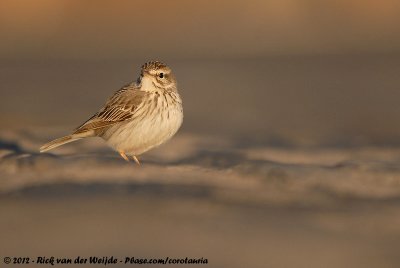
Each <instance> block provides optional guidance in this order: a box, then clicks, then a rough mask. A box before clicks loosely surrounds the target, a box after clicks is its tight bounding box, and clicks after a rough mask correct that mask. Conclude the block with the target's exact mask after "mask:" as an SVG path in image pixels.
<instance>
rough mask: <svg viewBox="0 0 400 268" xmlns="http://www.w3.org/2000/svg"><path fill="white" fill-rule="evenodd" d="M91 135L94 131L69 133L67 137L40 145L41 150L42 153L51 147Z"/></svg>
mask: <svg viewBox="0 0 400 268" xmlns="http://www.w3.org/2000/svg"><path fill="white" fill-rule="evenodd" d="M91 136H92V133H90V132H84V133H79V134H71V135H68V136H65V137H61V138H58V139H55V140H52V141H50V142H48V143H46V144H44V145H43V146H42V147H40V149H39V150H40V152H41V153H43V152H46V151H49V150H51V149H54V148H56V147H58V146H61V145H64V144H67V143H70V142H73V141H76V140H80V139H83V138H87V137H91Z"/></svg>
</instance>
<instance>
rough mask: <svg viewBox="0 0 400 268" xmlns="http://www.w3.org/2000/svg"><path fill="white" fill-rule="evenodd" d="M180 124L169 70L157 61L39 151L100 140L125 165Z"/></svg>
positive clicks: (177, 99) (180, 110) (177, 98)
mask: <svg viewBox="0 0 400 268" xmlns="http://www.w3.org/2000/svg"><path fill="white" fill-rule="evenodd" d="M182 122H183V106H182V99H181V97H180V95H179V93H178V88H177V83H176V79H175V76H174V74H173V73H172V70H171V68H170V67H168V66H167V65H166V64H164V63H162V62H160V61H149V62H146V63H145V64H143V65H142V67H141V70H140V75H139V77H138V78H137V80H136V81H133V82H131V83H129V84H127V85H125V86H123V87H122V88H121V89H119V90H117V91H116V92H115V93H114V94H113V95H112V96H111V97H110V98H109V99H108V100H107V101H106V103H105V104H104V106H103V108H101V109H100V110H99V111H98V112H97V113H95V114H94V115H93V116H92V117H90V118H89V119H88V120H87V121H85V122H84V123H83V124H82V125H80V126H79V127H77V128H76V129H75V130H73V131H72V133H71V134H69V135H67V136H64V137H61V138H58V139H55V140H53V141H50V142H48V143H46V144H44V145H43V146H42V147H40V149H39V150H40V152H41V153H43V152H46V151H49V150H51V149H54V148H56V147H58V146H61V145H64V144H67V143H70V142H73V141H77V140H80V139H84V138H89V137H101V138H102V139H104V140H105V142H106V143H107V144H108V145H109V146H110V147H111V148H113V149H114V150H115V151H117V152H118V153H119V154H120V155H121V157H122V158H123V159H125V160H126V161H128V162H129V157H130V158H132V159H133V160H134V161H135V162H136V163H137V164H138V165H140V161H139V159H138V156H139V155H141V154H143V153H145V152H147V151H149V150H150V149H153V148H154V147H157V146H159V145H161V144H162V143H164V142H166V141H167V140H169V139H170V138H171V137H172V136H174V135H175V134H176V132H177V131H178V130H179V128H180V127H181V125H182Z"/></svg>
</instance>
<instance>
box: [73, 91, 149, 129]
mask: <svg viewBox="0 0 400 268" xmlns="http://www.w3.org/2000/svg"><path fill="white" fill-rule="evenodd" d="M146 94H147V93H146V92H144V91H141V90H138V89H137V88H136V86H135V85H134V84H129V85H127V86H125V87H123V88H121V89H120V90H118V91H117V92H115V94H114V95H113V96H112V97H111V98H109V99H108V100H107V102H106V104H105V106H104V108H103V109H101V110H100V111H99V112H97V113H96V114H95V115H94V116H92V117H91V118H90V119H89V120H87V121H86V122H85V123H83V124H82V125H81V126H79V127H78V128H77V129H75V132H74V134H77V133H82V132H86V131H89V130H101V129H104V128H107V127H110V126H112V125H114V124H116V123H119V122H122V121H125V120H129V119H132V118H134V116H135V112H136V110H137V108H138V106H139V105H140V104H141V103H142V101H143V99H144V97H145V95H146Z"/></svg>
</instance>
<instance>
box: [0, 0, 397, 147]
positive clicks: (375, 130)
mask: <svg viewBox="0 0 400 268" xmlns="http://www.w3.org/2000/svg"><path fill="white" fill-rule="evenodd" d="M399 15H400V3H399V2H398V1H396V0H382V1H379V2H377V1H358V0H352V1H344V0H343V1H341V0H339V1H336V0H335V1H318V0H302V1H293V0H283V1H261V0H260V1H257V0H253V1H218V2H214V1H198V2H194V1H184V0H180V1H178V0H173V1H168V2H162V1H118V3H115V2H114V1H99V2H97V3H93V2H91V1H76V0H72V1H70V0H69V1H67V0H60V1H56V2H54V1H51V0H37V1H29V0H15V1H11V0H10V1H8V0H4V1H1V3H0V34H1V39H2V42H1V43H0V59H1V63H0V68H1V72H0V88H1V94H2V98H1V105H0V109H1V110H0V111H1V113H0V114H1V115H0V122H1V123H2V124H3V125H4V126H7V127H9V126H18V125H21V123H23V124H35V125H45V124H49V123H51V124H66V125H68V126H75V125H79V124H80V123H81V122H82V121H83V120H85V118H86V117H88V116H90V115H91V114H92V113H94V112H95V111H97V109H99V108H100V106H101V105H102V104H103V103H104V100H105V98H107V97H108V96H110V95H111V94H112V92H113V91H115V90H117V89H118V88H119V87H121V86H122V85H123V84H125V83H128V82H129V81H132V80H135V79H136V77H137V75H138V72H139V68H140V66H141V64H143V63H144V62H145V61H148V60H151V59H159V60H162V61H165V62H167V63H168V64H169V65H171V66H172V68H173V69H174V70H175V73H176V75H177V77H178V82H179V83H180V89H181V91H182V95H183V97H184V98H185V112H186V120H185V124H184V130H185V131H193V132H196V133H213V134H223V135H225V134H230V135H237V136H239V137H242V138H243V139H245V140H252V141H255V142H263V143H265V142H278V143H300V144H305V145H312V144H314V143H318V144H320V143H327V144H329V145H331V144H334V145H336V144H398V140H399V136H400V126H399V124H398V123H397V118H398V116H399V115H400V106H399V105H397V100H398V99H399V97H400V93H399V92H400V91H399V90H398V88H399V85H400V79H399V75H398V73H399V68H400V58H399V49H400V29H399V27H397V26H398V25H399V23H400V16H399ZM33 96H34V98H35V100H37V101H40V105H37V101H36V102H35V103H34V102H32V97H33ZM61 104H69V105H73V107H75V108H74V109H70V108H67V107H66V106H63V105H61ZM68 107H71V106H68ZM204 107H207V109H206V110H204ZM77 108H79V109H77ZM49 111H51V113H50V114H49ZM205 113H206V114H207V116H205ZM28 114H29V116H28Z"/></svg>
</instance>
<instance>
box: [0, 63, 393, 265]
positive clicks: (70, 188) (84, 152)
mask: <svg viewBox="0 0 400 268" xmlns="http://www.w3.org/2000/svg"><path fill="white" fill-rule="evenodd" d="M313 63H315V64H309V65H304V64H303V63H291V62H290V61H289V63H288V61H287V60H286V61H283V63H282V62H280V63H279V64H278V63H275V64H276V66H275V67H276V68H275V69H273V68H267V69H265V70H270V71H271V70H272V71H271V72H272V73H273V70H275V74H276V75H278V77H281V78H282V77H284V73H285V72H286V71H290V72H289V74H295V73H297V72H296V70H297V69H298V70H300V71H302V74H301V75H298V76H295V75H292V80H294V82H293V81H292V80H291V82H285V81H283V80H280V79H278V78H271V77H270V78H269V81H270V82H271V80H274V79H276V80H275V82H276V83H275V84H274V83H272V86H271V88H270V89H268V90H266V91H265V92H264V87H262V85H263V82H264V81H263V80H262V79H261V80H255V77H258V76H256V75H254V72H253V71H252V70H254V68H252V67H254V63H250V64H249V65H245V66H244V67H243V66H242V69H241V70H242V71H245V70H247V73H248V74H249V76H251V75H254V76H253V78H254V79H253V80H250V82H249V83H250V84H254V85H259V87H253V89H254V90H253V91H247V92H243V91H241V90H240V88H232V90H233V91H232V94H231V95H227V92H229V88H225V87H222V89H221V91H215V92H216V96H217V98H218V99H219V100H223V99H224V98H228V99H229V100H232V101H233V102H232V103H233V104H232V105H231V104H228V103H225V104H226V105H222V106H220V107H219V108H220V113H219V114H217V115H214V116H212V113H213V112H215V111H216V110H217V108H218V107H217V104H216V103H214V102H212V100H210V105H209V106H207V108H209V109H207V110H206V111H204V110H202V107H201V105H200V106H199V105H198V104H197V103H196V99H197V98H198V97H199V96H200V97H202V98H205V99H207V97H204V96H203V95H202V94H201V93H199V90H201V88H202V87H201V86H199V85H198V83H201V81H200V79H198V78H197V77H196V76H193V75H192V76H188V75H186V76H185V71H184V70H183V69H182V68H181V67H180V68H181V69H180V70H181V76H182V77H183V79H182V80H183V81H182V84H183V85H186V86H187V85H189V84H190V83H193V84H196V85H197V86H196V93H190V92H189V91H188V89H187V87H186V89H185V90H184V91H183V95H184V99H185V101H186V102H185V103H187V105H186V106H185V109H186V110H185V111H186V115H187V116H186V117H185V120H186V121H185V125H184V127H183V129H182V131H180V132H179V133H178V135H177V136H176V137H174V138H173V139H172V140H171V141H170V142H169V143H167V144H165V145H163V146H161V147H160V148H158V149H156V150H153V151H151V152H149V153H147V154H145V155H143V156H142V157H141V160H142V162H143V165H142V166H137V165H135V164H133V162H132V163H126V162H125V161H123V160H122V159H121V158H120V157H119V156H118V155H117V154H116V153H115V152H113V151H112V150H110V149H109V148H107V147H106V146H105V144H104V143H103V142H102V141H101V140H100V139H89V140H85V141H79V142H76V143H73V144H69V145H66V146H64V147H60V148H59V149H57V150H54V151H51V152H50V153H46V154H39V153H38V148H39V147H40V145H41V144H42V143H44V142H46V141H48V140H50V139H52V138H55V137H57V136H61V135H64V134H66V133H67V132H68V131H69V130H70V129H72V128H73V127H75V126H76V125H79V123H81V121H84V119H85V115H86V114H87V116H89V115H90V113H91V112H92V113H93V112H94V111H96V109H97V108H98V107H99V106H100V105H101V103H102V102H103V100H100V99H101V98H105V97H106V96H107V95H110V93H111V91H106V90H103V87H106V86H107V87H108V86H110V85H107V84H105V85H102V81H103V82H104V81H106V80H107V78H106V77H101V76H99V77H96V78H98V79H100V80H99V81H100V82H101V83H100V82H99V81H97V82H96V83H98V84H97V85H98V86H99V87H97V88H96V90H97V89H98V90H99V92H100V89H99V88H101V92H100V93H99V94H98V95H101V96H97V95H96V96H93V95H91V94H92V93H93V92H94V90H93V89H92V90H90V91H89V92H84V91H82V92H81V93H80V95H79V94H78V93H77V92H78V91H79V89H82V88H84V87H85V86H88V84H85V83H87V81H90V80H91V79H93V77H91V76H90V75H88V76H85V78H82V77H83V76H82V77H75V79H76V80H74V79H72V80H71V81H70V85H71V84H72V85H80V87H81V88H79V87H78V89H74V90H72V92H67V91H65V89H67V88H68V85H65V84H63V83H62V79H66V78H65V77H63V75H62V73H63V72H65V75H67V76H71V75H73V74H74V72H75V71H74V70H75V69H74V68H70V67H68V66H67V67H66V66H61V67H62V68H61V67H60V70H55V68H53V67H54V66H52V65H45V66H47V67H43V66H42V65H41V66H42V68H32V72H28V71H27V70H26V69H24V68H27V66H32V65H29V64H24V65H23V66H24V68H22V69H21V70H20V72H17V67H15V66H14V67H12V66H11V67H9V68H4V67H3V70H5V72H6V74H7V75H5V74H4V72H3V73H2V75H3V77H2V79H0V81H1V82H2V90H3V89H4V88H7V90H5V91H3V92H2V94H3V96H2V97H4V98H2V106H1V109H2V115H1V116H0V119H1V122H2V124H3V126H5V127H4V128H2V129H1V130H0V200H1V201H0V214H1V215H2V216H1V217H0V230H2V231H1V242H0V252H1V254H2V255H1V256H2V257H3V256H28V257H31V258H34V257H36V256H60V257H76V256H78V255H80V256H110V255H114V256H115V257H117V258H124V257H125V256H132V257H142V258H144V257H147V258H163V257H166V256H169V257H175V258H185V257H192V258H201V257H203V258H207V259H208V265H206V266H204V267H397V266H398V264H399V263H400V255H399V251H398V249H399V248H400V210H399V203H400V148H399V147H398V146H396V145H395V144H393V141H394V138H393V137H395V136H396V133H397V131H398V130H397V127H396V126H395V127H393V128H389V127H388V126H389V125H390V124H391V120H392V119H393V118H394V115H393V114H395V112H394V111H393V110H391V112H390V111H388V110H390V109H391V108H390V105H388V103H387V102H385V101H383V100H386V98H389V97H388V96H386V95H385V96H381V97H379V98H378V97H377V98H375V99H374V100H376V99H378V100H376V103H372V99H373V98H371V99H368V98H366V97H365V96H364V99H361V100H358V101H359V102H358V104H359V106H357V107H355V108H354V107H353V108H354V112H353V113H351V112H350V111H351V109H350V108H351V105H350V102H349V103H347V101H348V100H347V99H346V98H343V99H340V98H339V97H338V96H340V94H339V93H343V92H339V93H337V92H336V93H329V94H328V96H329V98H328V97H326V96H327V95H326V94H327V93H326V92H325V93H323V94H322V93H321V94H320V95H318V94H317V95H313V94H314V91H312V90H310V88H309V87H308V86H309V85H310V83H311V85H312V87H314V88H317V86H318V85H319V83H320V82H321V81H328V82H326V84H330V83H329V81H331V82H332V81H335V78H336V77H340V75H339V74H338V71H337V70H336V69H335V68H334V67H325V69H323V70H322V71H321V70H319V72H320V73H319V74H321V75H322V76H320V77H319V78H318V79H317V80H318V81H319V82H318V81H317V80H313V79H311V77H312V72H314V71H316V70H317V69H320V68H319V67H320V66H319V67H318V66H316V65H318V64H319V65H322V66H325V65H323V64H322V63H320V62H319V61H316V62H314V61H313ZM367 63H368V62H367ZM375 63H376V61H375V60H372V61H370V62H369V63H368V64H369V65H368V64H367V65H362V64H360V65H356V64H353V66H350V67H349V68H350V69H349V70H353V75H354V76H352V77H356V78H357V77H359V76H361V74H372V73H374V72H373V70H371V68H373V67H372V66H376V65H374V64H375ZM269 64H270V65H271V66H274V64H272V63H269ZM296 64H297V65H296ZM391 64H392V65H390V66H389V67H390V68H393V66H396V67H397V66H398V65H396V64H395V63H393V62H392V63H391ZM39 65H40V64H39ZM39 65H36V67H37V66H39ZM211 65H212V64H211ZM256 65H257V66H260V65H259V64H258V63H257V64H256ZM303 65H304V66H309V67H310V68H311V70H310V71H307V70H309V69H307V68H305V67H304V66H303ZM339 65H340V66H342V65H341V64H339ZM344 65H346V66H347V64H343V66H344ZM91 66H92V65H91ZM93 66H94V65H93ZM100 66H103V67H102V68H103V69H102V68H100V71H99V70H97V71H98V72H100V73H102V72H103V71H104V72H106V71H105V70H107V68H105V67H104V65H101V64H100ZM179 66H181V65H179V64H178V67H179ZM209 66H210V63H207V64H206V63H199V64H198V65H194V66H192V69H195V70H196V73H199V74H204V72H206V71H205V70H206V69H207V68H208V67H209ZM226 66H229V67H226ZM279 66H280V67H279ZM282 66H286V67H285V68H283V67H282ZM299 66H300V67H299ZM301 66H303V67H301ZM329 66H335V65H334V64H333V65H329ZM359 66H363V67H362V68H361V70H360V69H359V68H358V67H359ZM385 66H386V65H385ZM114 67H115V68H117V67H116V66H114ZM264 67H265V66H264ZM389 67H388V68H389ZM69 68H70V69H69ZM80 68H83V67H80ZM110 68H111V67H110ZM196 68H197V69H196ZM227 68H228V70H227ZM178 69H179V68H178ZM222 69H223V70H225V73H224V76H223V78H221V79H220V80H218V79H217V78H216V77H213V76H212V75H213V74H214V71H216V70H217V71H218V70H222ZM332 69H334V71H335V72H333V75H332V74H331V71H332ZM339 69H340V68H339ZM233 70H235V68H234V66H231V65H230V63H229V62H228V63H224V64H222V63H220V64H219V65H217V66H216V67H215V69H213V71H212V72H211V71H210V73H209V74H210V76H212V78H213V79H214V81H216V83H217V84H218V85H219V84H221V85H223V84H224V83H225V82H226V81H228V85H230V83H236V82H238V80H234V81H233V82H232V81H231V82H229V75H228V74H229V73H231V72H232V71H233ZM76 72H78V71H76ZM343 72H344V71H343ZM18 73H19V74H21V73H22V74H25V75H23V76H22V77H23V78H24V79H20V80H15V79H13V77H14V78H15V77H17V76H18ZM27 73H30V75H26V74H27ZM86 73H87V74H88V73H89V74H93V73H94V71H90V72H89V71H86ZM111 73H112V72H111ZM257 73H262V70H260V69H257ZM49 74H51V75H49ZM55 74H56V75H55ZM307 74H308V75H309V76H307ZM328 74H330V75H328ZM356 74H358V75H356ZM385 75H386V76H387V77H386V76H385ZM46 76H48V77H49V79H50V80H51V81H50V82H51V83H50V82H47V83H46V82H44V81H45V79H44V78H45V77H46ZM304 76H305V77H308V78H309V80H307V79H305V80H304V84H301V83H300V84H299V83H297V84H298V90H299V92H300V93H296V94H294V93H293V91H291V90H287V91H286V93H285V94H286V95H285V94H283V93H282V94H283V95H279V94H280V93H279V92H280V91H279V88H280V87H281V86H282V88H286V87H283V85H285V84H287V86H290V87H292V86H295V84H296V81H295V80H296V79H297V80H299V79H300V80H301V78H300V77H304ZM349 76H350V74H349ZM382 77H386V78H388V77H389V78H390V77H392V78H393V79H392V80H390V81H391V83H389V82H388V83H389V85H388V86H387V87H386V88H385V89H386V90H387V92H389V93H388V94H389V95H390V92H392V88H395V87H396V85H399V83H398V81H397V80H396V79H397V78H396V79H395V78H394V75H393V76H392V75H391V74H386V73H385V74H383V72H381V73H379V74H378V75H377V76H369V78H368V79H369V83H367V82H364V83H363V85H367V84H369V85H371V84H373V83H374V81H375V82H376V83H378V82H379V81H381V79H382ZM356 78H354V81H355V80H356ZM36 79H37V81H36V83H34V81H35V80H36ZM110 79H111V80H115V81H116V80H121V77H119V76H116V75H114V76H111V78H110ZM196 79H197V80H196ZM235 79H237V78H235ZM267 79H268V78H267ZM288 79H289V78H288ZM289 80H290V79H289ZM306 80H307V81H309V82H310V81H311V82H310V83H307V81H306ZM350 80H351V79H350ZM11 81H14V83H15V84H13V83H11ZM57 81H58V82H57ZM278 81H279V83H281V84H279V83H278ZM351 81H352V80H351ZM351 81H350V82H349V83H350V84H351V85H356V84H357V83H355V82H354V81H353V82H351ZM28 82H29V83H30V85H31V88H27V86H28V84H29V83H28ZM56 82H57V83H56ZM111 82H112V81H111ZM111 82H109V83H110V84H112V83H111ZM297 82H298V81H297ZM40 83H43V87H39V86H38V84H40ZM54 83H55V84H56V85H61V86H60V88H58V87H51V86H50V84H52V85H53V84H54ZM104 83H106V82H104ZM277 83H278V84H277ZM321 83H322V82H321ZM332 83H333V82H332ZM322 85H325V84H324V83H322ZM330 85H331V86H332V84H330ZM110 87H111V86H110ZM321 87H322V86H321ZM18 88H21V91H22V93H23V94H22V93H21V92H20V95H18V93H16V92H18V90H17V89H18ZM88 88H90V87H89V86H88ZM323 88H325V87H323ZM360 88H361V87H354V90H353V91H351V92H349V95H350V96H356V95H357V94H358V93H357V92H358V90H361V89H360ZM371 88H372V86H371ZM364 89H365V88H364ZM13 90H15V91H13ZM204 90H205V92H204V94H206V93H210V90H215V88H211V89H209V88H208V89H204ZM247 90H249V89H247ZM338 90H341V87H340V86H338ZM370 90H372V89H370ZM53 91H54V92H53ZM13 92H14V93H13ZM249 92H250V93H251V96H248V94H250V93H249ZM355 92H356V93H355ZM366 92H370V91H368V90H367V91H366ZM393 92H394V91H393ZM393 92H392V94H393V96H391V97H394V95H396V94H397V93H393ZM89 93H90V94H89ZM74 94H78V95H75V96H79V98H75V99H74V98H73V96H74ZM268 94H271V95H270V96H271V97H273V96H275V97H276V98H278V99H279V98H282V100H286V103H287V104H289V103H291V104H292V106H288V107H292V109H291V110H290V109H289V111H288V110H283V109H281V110H282V111H284V112H282V113H279V111H280V109H279V108H280V106H279V105H278V104H275V105H272V104H273V103H274V102H275V101H276V100H277V99H275V100H268V101H267V102H269V103H271V106H270V107H268V106H265V105H263V103H262V102H260V101H257V100H256V99H258V97H259V96H267V95H268ZM287 94H289V95H287ZM366 94H372V93H366ZM284 95H285V96H284ZM297 95H299V96H302V98H300V99H298V101H299V102H301V103H303V104H304V103H306V104H307V103H308V104H310V105H311V104H312V103H314V102H315V103H317V104H315V105H314V106H313V109H311V108H310V106H307V105H305V106H301V105H300V104H298V106H296V98H295V97H296V96H297ZM34 96H39V97H37V98H34ZM227 96H228V97H227ZM277 96H278V97H277ZM324 96H325V97H324ZM371 96H372V95H371ZM292 97H294V99H292ZM91 98H92V99H91ZM309 98H312V100H309ZM324 98H325V99H329V100H327V101H325V102H324V101H323V100H324ZM331 98H336V100H337V101H336V102H335V101H332V99H331ZM60 99H61V100H60ZM203 100H204V99H203ZM239 100H241V101H242V102H243V103H244V108H243V109H242V113H241V112H240V111H237V110H236V111H234V112H232V115H233V116H236V117H234V118H232V117H229V114H230V111H232V107H236V106H235V104H236V103H240V101H239ZM303 100H304V101H303ZM306 100H308V102H307V101H306ZM19 101H20V102H19ZM71 101H74V102H73V103H74V106H73V107H74V109H72V110H69V109H68V108H69V107H71V105H67V104H69V103H71ZM75 101H76V102H75ZM381 102H382V103H381ZM367 104H370V105H371V104H374V105H372V106H371V109H372V110H373V109H377V110H378V109H380V108H382V107H386V108H387V109H386V110H384V111H383V112H382V113H383V114H385V113H387V114H390V115H391V117H390V116H387V117H385V118H384V119H382V120H383V121H384V122H382V123H381V124H380V125H379V126H380V127H381V130H382V131H378V130H376V128H375V127H374V124H376V122H375V121H374V117H368V119H369V120H370V121H368V120H364V121H362V120H361V119H360V120H358V121H357V120H355V118H362V115H364V114H369V113H370V110H368V109H365V110H363V108H365V106H364V105H367ZM378 104H379V105H380V106H379V105H378ZM329 105H331V106H332V107H336V106H337V105H339V106H341V108H342V110H340V111H338V112H337V113H335V112H333V111H331V110H330V109H329ZM323 106H328V108H326V109H325V110H324V109H322V108H321V113H322V115H323V116H327V118H328V119H330V120H328V122H327V123H325V124H323V120H322V119H321V118H320V117H319V116H315V112H316V111H318V109H317V107H323ZM18 107H19V109H18ZM301 107H304V109H303V110H302V109H301ZM307 107H308V108H307ZM332 107H330V108H332ZM346 107H347V109H348V110H347V112H349V113H347V114H346V113H345V112H344V111H343V110H344V109H345V108H346ZM56 108H57V109H56ZM281 108H282V107H281ZM269 109H271V111H272V113H271V114H269V115H266V112H267V111H269ZM300 110H301V111H303V114H298V113H297V111H300ZM49 111H52V112H49ZM341 113H343V114H341ZM82 114H83V116H82ZM265 115H266V116H265ZM290 115H297V117H296V118H292V117H291V116H290ZM320 116H321V115H320ZM60 118H63V120H62V121H63V122H60V121H59V120H60ZM64 118H65V119H64ZM207 118H209V119H210V120H207ZM225 118H226V120H225ZM235 118H236V119H235ZM254 118H256V119H257V120H256V119H254ZM260 118H263V119H265V121H262V120H261V121H260V120H259V119H260ZM279 118H281V119H282V120H279ZM299 118H301V119H302V121H301V122H303V123H304V127H301V124H300V123H299V122H298V119H299ZM327 118H325V119H327ZM253 119H254V120H253ZM283 119H287V120H283ZM345 119H347V121H346V120H345ZM19 120H21V121H19ZM361 121H362V122H361ZM263 122H265V124H264V123H263ZM274 125H275V126H276V127H275V128H273V126H274ZM290 126H292V128H290ZM350 126H353V128H350ZM236 130H237V131H236ZM337 133H339V134H337ZM350 134H353V135H350ZM356 134H357V135H356ZM341 135H342V136H341ZM346 135H348V139H343V137H345V136H346ZM332 137H337V139H334V138H332ZM343 141H345V142H343ZM385 141H387V143H386V144H384V142H385ZM116 266H124V265H122V264H118V265H116ZM196 266H201V265H199V264H198V265H196ZM180 267H185V265H182V266H180ZM189 267H192V266H189Z"/></svg>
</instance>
